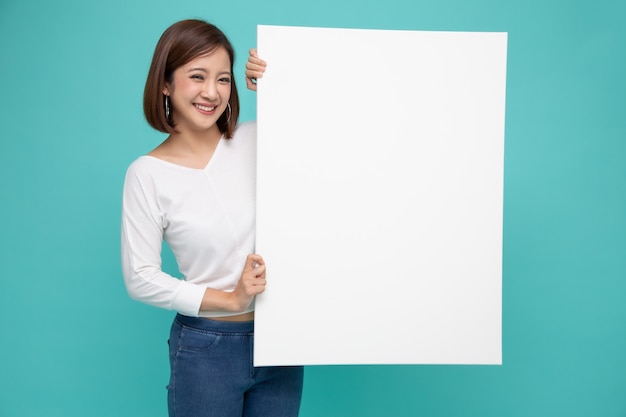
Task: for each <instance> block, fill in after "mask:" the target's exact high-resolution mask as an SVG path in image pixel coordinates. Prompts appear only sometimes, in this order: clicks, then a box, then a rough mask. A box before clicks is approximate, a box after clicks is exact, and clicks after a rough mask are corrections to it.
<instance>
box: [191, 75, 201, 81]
mask: <svg viewBox="0 0 626 417" xmlns="http://www.w3.org/2000/svg"><path fill="white" fill-rule="evenodd" d="M191 78H193V79H195V80H204V77H203V76H202V75H200V74H194V75H192V76H191Z"/></svg>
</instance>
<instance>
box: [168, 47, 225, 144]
mask: <svg viewBox="0 0 626 417" xmlns="http://www.w3.org/2000/svg"><path fill="white" fill-rule="evenodd" d="M231 80H232V74H231V72H230V58H229V57H228V53H227V52H226V50H225V49H224V48H219V49H217V50H216V51H215V52H213V53H211V54H210V55H202V56H200V57H198V58H196V59H194V60H191V61H189V62H188V63H186V64H185V65H183V66H181V67H178V68H177V69H176V70H175V71H174V74H173V76H172V82H168V83H166V84H165V88H164V89H163V94H166V95H169V96H170V106H171V111H172V116H171V117H172V120H173V121H174V123H176V130H178V131H179V132H181V133H185V132H194V133H198V132H203V131H213V130H215V131H216V133H217V132H219V128H218V127H217V120H218V119H219V118H220V116H221V115H222V113H223V112H224V111H225V110H226V105H227V104H228V99H229V98H230V89H231Z"/></svg>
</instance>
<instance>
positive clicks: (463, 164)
mask: <svg viewBox="0 0 626 417" xmlns="http://www.w3.org/2000/svg"><path fill="white" fill-rule="evenodd" d="M506 47H507V34H506V33H461V32H419V31H382V30H354V29H322V28H302V27H275V26H259V28H258V51H259V56H260V57H261V58H263V59H264V60H266V61H267V62H268V66H267V70H266V73H265V75H264V77H263V78H262V79H260V80H259V83H258V97H257V100H258V167H257V170H258V178H257V248H256V249H257V252H258V253H259V254H261V255H262V256H263V257H264V259H265V261H266V264H267V267H268V273H267V276H268V284H267V289H266V291H265V293H263V294H261V295H260V296H258V297H257V300H256V318H255V349H254V362H255V365H256V366H264V365H295V364H300V365H314V364H501V361H502V295H501V294H502V290H501V289H502V195H503V157H504V107H505V84H506Z"/></svg>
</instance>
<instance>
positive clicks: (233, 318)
mask: <svg viewBox="0 0 626 417" xmlns="http://www.w3.org/2000/svg"><path fill="white" fill-rule="evenodd" d="M205 318H206V319H208V320H217V321H252V320H254V311H249V312H247V313H243V314H237V315H234V316H225V317H205Z"/></svg>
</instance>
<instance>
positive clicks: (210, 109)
mask: <svg viewBox="0 0 626 417" xmlns="http://www.w3.org/2000/svg"><path fill="white" fill-rule="evenodd" d="M195 106H196V107H197V108H199V109H200V110H202V111H213V110H215V107H217V106H213V107H207V106H203V105H201V104H195Z"/></svg>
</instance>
